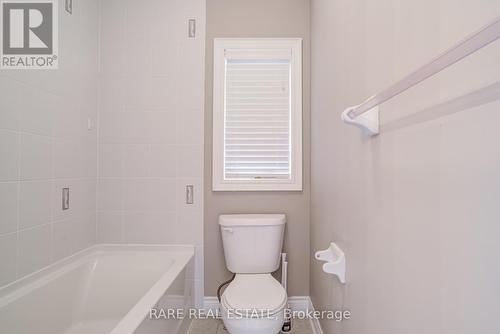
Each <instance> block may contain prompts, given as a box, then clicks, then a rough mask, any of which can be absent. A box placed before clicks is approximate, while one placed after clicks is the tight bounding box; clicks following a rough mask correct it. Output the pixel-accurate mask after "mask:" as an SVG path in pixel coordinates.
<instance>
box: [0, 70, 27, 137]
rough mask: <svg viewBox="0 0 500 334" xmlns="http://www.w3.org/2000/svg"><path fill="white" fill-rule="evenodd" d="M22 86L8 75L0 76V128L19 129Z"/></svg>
mask: <svg viewBox="0 0 500 334" xmlns="http://www.w3.org/2000/svg"><path fill="white" fill-rule="evenodd" d="M23 88H24V87H23V86H22V85H20V84H19V83H18V82H13V80H12V79H10V78H8V77H4V76H2V77H0V92H2V102H1V103H2V104H1V106H2V112H0V129H10V130H18V129H19V112H18V110H19V101H20V100H21V99H19V96H20V92H21V91H22V89H23Z"/></svg>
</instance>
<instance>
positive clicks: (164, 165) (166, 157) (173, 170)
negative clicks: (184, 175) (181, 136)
mask: <svg viewBox="0 0 500 334" xmlns="http://www.w3.org/2000/svg"><path fill="white" fill-rule="evenodd" d="M176 174H177V148H176V147H175V146H173V145H164V144H152V145H151V155H150V160H149V176H153V177H175V176H176Z"/></svg>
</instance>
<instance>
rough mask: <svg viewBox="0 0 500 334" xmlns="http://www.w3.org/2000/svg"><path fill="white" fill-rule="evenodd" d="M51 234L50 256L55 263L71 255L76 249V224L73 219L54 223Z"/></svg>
mask: <svg viewBox="0 0 500 334" xmlns="http://www.w3.org/2000/svg"><path fill="white" fill-rule="evenodd" d="M53 233H54V240H53V242H52V256H53V259H54V260H55V261H57V260H60V259H62V258H64V257H66V256H69V255H71V254H72V253H74V252H75V251H76V250H77V249H78V248H77V245H76V239H77V233H76V222H75V220H74V219H69V220H64V221H59V222H56V223H54V224H53Z"/></svg>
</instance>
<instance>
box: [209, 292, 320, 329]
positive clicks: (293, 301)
mask: <svg viewBox="0 0 500 334" xmlns="http://www.w3.org/2000/svg"><path fill="white" fill-rule="evenodd" d="M288 305H289V306H290V309H291V310H292V311H314V305H313V303H312V301H311V298H310V297H309V296H291V297H288ZM203 309H204V310H205V312H212V313H214V314H215V312H216V311H217V310H218V309H219V300H218V299H217V297H205V298H204V299H203ZM309 321H310V323H311V327H312V329H313V332H314V334H323V330H322V329H321V324H320V323H319V320H318V319H312V318H311V319H309Z"/></svg>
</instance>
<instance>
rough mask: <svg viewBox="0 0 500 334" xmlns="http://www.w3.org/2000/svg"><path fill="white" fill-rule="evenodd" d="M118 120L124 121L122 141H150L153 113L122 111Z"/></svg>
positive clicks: (142, 142)
mask: <svg viewBox="0 0 500 334" xmlns="http://www.w3.org/2000/svg"><path fill="white" fill-rule="evenodd" d="M119 115H120V118H119V119H118V120H116V121H118V122H122V126H123V136H124V137H123V139H122V143H131V144H147V143H149V141H150V138H151V136H150V127H151V114H150V113H148V112H138V111H135V112H124V113H120V114H119Z"/></svg>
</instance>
